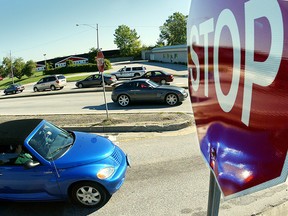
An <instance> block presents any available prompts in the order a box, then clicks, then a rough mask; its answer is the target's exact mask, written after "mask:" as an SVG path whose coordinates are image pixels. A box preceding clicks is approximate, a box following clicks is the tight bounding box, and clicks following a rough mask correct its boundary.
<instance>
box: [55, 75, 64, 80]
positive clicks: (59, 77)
mask: <svg viewBox="0 0 288 216" xmlns="http://www.w3.org/2000/svg"><path fill="white" fill-rule="evenodd" d="M57 79H66V78H65V76H63V75H58V76H57Z"/></svg>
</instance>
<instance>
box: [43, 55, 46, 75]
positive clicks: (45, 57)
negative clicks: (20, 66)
mask: <svg viewBox="0 0 288 216" xmlns="http://www.w3.org/2000/svg"><path fill="white" fill-rule="evenodd" d="M43 56H44V59H45V67H44V70H46V71H47V63H46V53H44V54H43Z"/></svg>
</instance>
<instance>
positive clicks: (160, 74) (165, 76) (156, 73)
mask: <svg viewBox="0 0 288 216" xmlns="http://www.w3.org/2000/svg"><path fill="white" fill-rule="evenodd" d="M132 79H150V80H152V81H154V82H156V83H161V84H162V85H164V84H166V83H167V82H173V80H174V76H173V74H170V73H167V72H165V71H162V70H153V71H148V72H146V73H144V74H143V75H142V76H139V77H135V78H132Z"/></svg>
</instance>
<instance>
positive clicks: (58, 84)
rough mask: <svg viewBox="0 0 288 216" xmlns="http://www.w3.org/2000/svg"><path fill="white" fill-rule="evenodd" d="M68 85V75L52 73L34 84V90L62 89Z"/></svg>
mask: <svg viewBox="0 0 288 216" xmlns="http://www.w3.org/2000/svg"><path fill="white" fill-rule="evenodd" d="M66 85H67V82H66V77H65V76H64V75H61V74H60V75H50V76H46V77H43V78H42V79H40V80H39V81H38V82H37V83H36V84H35V85H34V86H33V90H34V92H37V91H43V90H48V89H50V90H52V91H54V90H56V89H62V88H64V86H66Z"/></svg>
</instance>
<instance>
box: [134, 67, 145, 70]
mask: <svg viewBox="0 0 288 216" xmlns="http://www.w3.org/2000/svg"><path fill="white" fill-rule="evenodd" d="M132 70H143V68H142V67H133V68H132Z"/></svg>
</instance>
